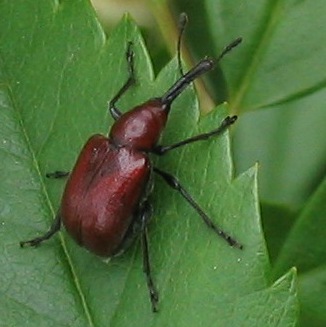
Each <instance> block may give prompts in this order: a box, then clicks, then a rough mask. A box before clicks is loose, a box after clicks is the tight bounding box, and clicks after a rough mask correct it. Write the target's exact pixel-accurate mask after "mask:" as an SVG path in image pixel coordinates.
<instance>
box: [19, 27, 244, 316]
mask: <svg viewBox="0 0 326 327" xmlns="http://www.w3.org/2000/svg"><path fill="white" fill-rule="evenodd" d="M180 35H181V33H180ZM240 41H241V39H240V38H239V39H237V40H235V41H234V42H232V43H231V44H230V45H229V46H227V47H226V48H225V49H224V51H223V52H222V53H221V55H220V56H219V58H218V59H217V60H220V59H221V58H222V57H223V56H224V55H225V54H226V53H227V52H229V51H230V50H231V49H232V48H233V47H235V46H236V45H237V44H239V43H240ZM178 48H179V47H178ZM178 54H179V51H178ZM126 57H127V62H128V68H129V78H128V80H127V82H126V83H125V84H124V85H123V87H122V88H121V89H120V91H119V92H118V93H117V95H116V96H115V97H114V98H113V99H112V101H111V102H110V106H109V110H110V113H111V115H112V117H113V118H114V119H115V120H116V121H115V123H114V124H113V126H112V128H111V130H110V133H109V136H108V137H107V136H103V135H93V136H91V137H90V139H89V140H88V141H87V143H86V144H85V146H84V148H83V149H82V151H81V153H80V155H79V158H78V160H77V162H76V164H75V167H74V168H73V170H72V172H71V173H70V175H69V179H68V181H67V184H66V187H65V190H64V193H63V196H62V200H61V206H60V209H59V211H58V213H57V215H56V219H55V221H54V222H53V224H52V226H51V228H50V230H49V231H48V232H47V233H46V234H44V235H43V236H40V237H37V238H35V239H32V240H29V241H24V242H21V243H20V245H21V246H22V247H23V246H26V245H30V246H37V245H39V244H40V243H42V242H43V241H45V240H47V239H49V238H50V237H51V236H53V235H54V234H55V233H56V232H57V231H58V230H59V229H60V226H61V223H63V225H64V226H65V228H66V230H67V231H68V233H69V234H70V235H71V236H72V237H73V238H74V240H75V241H76V242H77V243H78V244H80V245H81V246H84V247H85V248H87V249H88V250H90V251H91V252H93V253H95V254H97V255H99V256H103V257H111V256H116V255H118V254H120V253H122V252H123V251H124V250H125V249H126V248H127V247H128V246H129V245H130V244H131V242H132V241H133V240H134V238H135V237H136V236H137V235H140V236H141V240H142V249H143V265H144V272H145V274H146V278H147V285H148V289H149V293H150V299H151V303H152V309H153V311H154V312H155V311H157V303H158V293H157V291H156V288H155V286H154V283H153V279H152V275H151V269H150V261H149V254H148V240H147V225H148V222H149V220H150V217H151V212H152V209H151V205H150V204H149V202H148V200H147V198H148V195H149V193H150V191H151V189H152V174H153V172H154V173H156V174H158V175H160V176H161V177H162V178H163V179H164V180H165V181H166V182H167V183H168V184H169V185H170V186H171V187H172V188H173V189H175V190H177V191H179V192H180V194H181V195H182V196H183V197H184V198H185V199H186V201H187V202H188V203H189V204H190V205H191V206H192V207H193V208H194V209H195V210H196V211H197V212H198V214H199V215H200V217H201V218H202V219H203V221H204V222H205V223H206V224H207V226H208V227H210V228H211V229H213V230H214V231H215V232H216V233H217V234H218V235H219V236H221V237H222V238H223V239H224V240H226V241H227V242H228V243H229V244H230V245H231V246H235V247H238V248H240V249H242V245H241V244H240V243H238V242H237V241H236V240H235V239H234V238H232V237H231V236H229V235H228V234H227V233H225V232H224V231H223V230H222V229H221V228H219V227H217V226H216V225H215V224H214V223H213V222H212V220H211V219H210V218H209V217H208V216H207V215H206V214H205V212H204V211H203V210H202V209H201V208H200V207H199V206H198V204H197V203H196V202H195V201H194V200H193V198H192V197H191V196H190V194H189V193H188V192H187V191H186V190H185V189H184V188H183V186H182V185H181V184H180V183H179V181H178V180H177V179H176V178H175V177H174V176H172V175H170V174H169V173H166V172H164V171H162V170H160V169H158V168H156V167H153V165H152V162H151V160H150V157H149V153H153V154H157V155H163V154H165V153H167V152H168V151H170V150H172V149H175V148H178V147H181V146H183V145H186V144H189V143H192V142H196V141H200V140H206V139H208V138H209V137H211V136H215V135H218V134H221V133H222V132H223V131H224V130H225V129H226V128H227V127H228V126H229V125H231V124H233V123H234V122H235V120H236V116H233V117H226V118H225V119H224V121H223V122H222V124H221V125H220V126H219V127H218V128H217V129H215V130H213V131H211V132H209V133H205V134H200V135H197V136H194V137H191V138H188V139H186V140H183V141H181V142H178V143H175V144H172V145H168V146H161V145H157V143H158V141H159V138H160V136H161V134H162V131H163V130H164V127H165V124H166V121H167V118H168V114H169V111H170V107H171V104H172V102H173V101H174V99H175V98H176V97H177V96H179V95H180V93H181V92H182V91H183V90H184V89H185V88H186V87H187V86H188V85H189V84H190V83H191V82H192V81H193V80H195V79H196V78H197V77H199V76H200V75H202V74H204V73H206V72H208V71H210V70H211V69H213V67H214V61H213V60H212V59H207V58H206V59H203V60H201V61H200V62H199V63H198V64H197V65H196V66H195V67H193V68H192V69H191V70H189V71H188V72H187V73H186V74H183V73H182V76H181V77H180V79H179V80H177V81H176V82H175V83H174V85H172V87H171V88H170V89H169V90H167V92H166V93H165V94H164V95H163V96H161V97H157V98H153V99H151V100H148V101H146V102H145V103H143V104H141V105H139V106H136V107H135V108H133V109H132V110H130V111H129V112H127V113H124V114H122V113H121V112H120V111H119V110H118V109H117V107H116V102H117V101H118V100H119V99H120V98H121V96H122V95H123V94H124V93H125V92H126V91H127V90H128V88H129V87H130V86H131V85H132V84H133V83H134V81H135V78H134V60H133V58H134V53H133V51H132V43H131V42H130V43H129V44H128V48H127V51H126ZM180 67H181V66H180ZM180 71H181V72H182V69H181V68H180ZM68 174H69V173H65V172H61V171H57V172H54V173H52V174H47V176H48V177H55V178H57V177H63V176H66V175H68Z"/></svg>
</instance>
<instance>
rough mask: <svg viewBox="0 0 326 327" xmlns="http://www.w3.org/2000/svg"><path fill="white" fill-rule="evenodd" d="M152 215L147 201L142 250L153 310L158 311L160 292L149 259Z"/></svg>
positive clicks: (143, 215)
mask: <svg viewBox="0 0 326 327" xmlns="http://www.w3.org/2000/svg"><path fill="white" fill-rule="evenodd" d="M151 215H152V207H151V205H150V204H149V203H148V202H145V205H144V209H143V212H142V213H141V221H142V228H141V241H142V251H143V271H144V273H145V275H146V282H147V288H148V291H149V296H150V299H151V304H152V310H153V312H157V311H158V310H157V304H158V299H159V297H158V292H157V290H156V287H155V284H154V282H153V278H152V271H151V265H150V259H149V251H148V237H147V224H148V221H149V219H150V217H151Z"/></svg>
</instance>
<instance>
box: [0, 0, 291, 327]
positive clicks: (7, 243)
mask: <svg viewBox="0 0 326 327" xmlns="http://www.w3.org/2000/svg"><path fill="white" fill-rule="evenodd" d="M0 17H1V18H2V19H0V31H1V32H0V33H1V34H0V44H1V48H0V51H1V54H0V60H1V62H0V65H1V66H0V74H1V75H0V76H1V82H0V87H1V93H0V105H1V110H0V115H1V117H0V124H1V125H0V126H1V128H0V133H1V134H0V135H1V139H0V156H1V162H2V163H3V164H2V165H1V176H2V183H1V185H0V199H1V200H0V201H1V202H0V242H1V243H0V246H1V247H0V248H1V254H2V255H1V256H0V258H1V259H0V292H1V300H0V303H1V306H0V308H1V309H0V316H1V323H2V324H3V325H4V326H27V325H29V326H76V327H77V326H130V325H133V326H144V325H145V326H152V325H157V326H166V325H172V326H196V327H197V326H211V325H220V326H232V325H233V326H293V325H294V324H295V320H296V316H297V300H296V288H295V274H294V272H293V271H291V272H289V273H288V274H286V275H285V276H283V277H281V278H280V280H279V281H277V282H276V283H274V284H271V281H270V266H269V262H268V255H267V252H266V247H265V243H264V239H263V235H262V230H261V225H260V218H259V210H258V198H257V181H256V167H254V168H252V169H250V170H249V171H247V172H245V173H243V174H242V175H240V176H239V177H237V178H236V179H235V180H233V168H232V162H231V156H230V147H229V139H228V135H227V133H225V134H224V135H223V136H221V137H220V138H217V139H214V140H210V141H207V142H201V143H200V144H199V143H198V144H194V145H191V146H188V147H185V148H184V149H180V151H175V153H171V154H168V155H166V156H165V157H162V158H159V160H155V163H156V164H157V165H158V166H159V167H161V168H163V167H164V169H165V170H167V171H169V172H172V173H175V174H176V175H177V176H178V178H179V179H180V181H181V182H182V183H183V184H184V186H185V187H186V188H187V190H189V192H190V193H191V194H193V196H194V198H195V199H196V201H198V203H199V204H200V205H201V206H202V207H203V208H204V209H205V211H206V212H207V213H208V214H209V215H210V216H211V217H212V218H213V220H214V221H216V222H217V223H218V224H219V225H220V226H223V228H224V229H225V230H226V231H228V232H230V233H231V234H232V235H233V236H234V237H236V238H237V239H239V240H240V241H241V242H242V243H243V244H244V250H243V251H240V250H238V249H233V248H230V247H229V246H227V244H226V243H225V242H224V241H223V240H221V239H220V238H218V237H216V235H214V234H213V233H212V232H211V231H210V230H207V228H206V227H205V225H204V224H203V223H202V222H201V221H200V219H199V217H198V215H197V214H196V212H194V211H193V210H192V208H190V207H189V205H187V203H185V202H184V201H183V199H182V198H181V197H180V195H178V194H177V193H175V192H173V191H171V190H170V189H169V188H168V187H167V186H166V185H164V184H163V183H162V181H160V180H157V183H156V184H155V189H154V193H153V195H152V201H153V204H154V207H155V211H154V217H153V221H152V224H151V226H150V254H151V259H152V260H151V262H152V269H153V275H154V278H155V282H156V284H157V287H158V289H159V292H160V307H159V308H160V312H159V313H158V314H153V313H152V312H151V310H150V303H149V299H148V294H147V289H146V284H145V280H144V279H145V278H144V276H143V273H142V269H141V251H140V249H139V247H138V246H136V247H134V248H132V249H131V250H130V251H128V252H127V253H125V255H123V256H121V257H119V258H114V259H112V260H110V261H109V262H106V261H102V260H100V259H99V258H97V257H95V256H94V255H92V254H91V253H88V252H87V251H85V249H82V248H80V247H78V246H77V245H76V244H75V243H73V242H72V240H71V239H70V237H69V236H68V235H67V234H66V232H64V231H63V232H62V233H60V236H59V237H58V236H57V237H54V238H53V239H51V240H50V241H48V242H47V243H45V244H43V245H42V246H40V247H39V248H38V249H31V248H27V249H20V248H19V246H18V243H19V241H21V240H24V239H29V238H31V237H33V236H37V235H40V234H41V233H42V232H44V231H45V230H46V229H47V228H48V227H49V225H50V224H51V221H52V217H53V216H54V213H55V211H56V210H57V208H58V206H59V203H60V194H61V192H62V189H63V187H64V185H63V184H64V183H63V182H62V181H59V180H56V181H53V180H46V179H45V178H44V176H45V173H46V172H49V171H54V170H69V169H70V168H71V166H72V165H73V163H74V161H75V158H76V156H77V155H78V151H79V149H80V147H81V146H82V145H83V143H84V142H85V140H86V139H87V138H88V137H89V136H90V135H91V134H92V133H99V132H101V133H107V130H108V126H109V125H110V124H111V123H112V119H110V118H108V115H107V109H106V108H107V101H108V100H109V99H110V98H112V96H114V94H115V93H116V92H117V90H118V89H119V88H120V87H121V85H122V84H123V83H124V81H125V80H126V78H127V67H126V62H125V51H126V45H127V42H128V41H133V43H134V50H135V58H136V59H135V60H136V74H137V75H136V76H137V82H138V84H137V87H135V88H132V89H131V90H130V92H129V93H128V94H127V95H126V97H125V98H124V99H123V100H122V101H120V102H119V106H120V107H121V108H124V110H128V109H129V108H131V107H132V106H133V105H136V104H139V103H141V102H142V101H144V100H146V99H148V98H149V97H153V96H160V95H161V94H162V92H163V91H165V90H166V89H167V87H169V86H170V85H171V84H172V83H173V82H174V81H175V80H176V79H177V78H178V77H179V76H178V70H177V67H176V61H173V62H171V63H170V64H169V65H168V66H167V67H166V68H165V69H164V70H163V71H162V72H161V73H160V75H159V76H158V78H157V80H156V81H155V82H154V81H153V73H152V67H151V63H150V60H149V58H148V54H147V51H146V49H145V47H144V43H143V40H142V38H141V36H140V34H139V31H138V29H137V27H136V26H135V24H134V23H133V22H132V21H131V20H130V19H129V18H128V17H125V19H124V20H123V21H122V22H121V24H119V26H118V27H117V28H116V29H115V30H114V31H113V32H112V35H111V36H110V38H109V39H108V40H107V39H106V37H105V35H104V34H103V32H102V29H101V27H100V26H99V24H98V22H97V20H96V18H95V16H94V13H93V11H92V9H91V8H90V6H89V3H88V2H87V1H84V0H79V1H61V2H60V3H58V2H54V1H53V2H51V1H40V0H39V1H36V0H33V1H32V0H30V1H15V2H9V1H4V2H2V3H1V5H0ZM226 115H227V110H226V108H225V105H223V106H221V107H220V108H219V109H218V110H215V111H213V112H212V113H211V114H209V115H208V116H206V117H205V118H202V119H199V111H198V105H197V102H196V98H195V96H194V92H193V90H192V89H191V88H190V89H189V90H187V91H185V92H184V94H183V95H182V96H180V98H179V99H178V100H177V101H176V102H175V104H174V106H173V109H172V110H171V115H170V120H169V124H168V126H167V129H166V131H165V134H164V136H163V140H162V142H163V143H164V144H168V143H171V142H173V141H177V140H181V139H184V138H185V137H188V136H191V135H196V134H198V133H200V132H203V131H208V130H212V129H213V128H216V126H218V124H219V123H220V122H221V121H222V119H223V118H224V117H225V116H226ZM247 318H248V319H247Z"/></svg>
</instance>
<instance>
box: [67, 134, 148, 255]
mask: <svg viewBox="0 0 326 327" xmlns="http://www.w3.org/2000/svg"><path fill="white" fill-rule="evenodd" d="M150 171H151V167H150V161H149V158H148V157H147V155H146V154H143V153H142V152H139V151H134V150H132V149H130V148H126V147H123V148H118V147H116V146H115V145H113V144H112V143H111V141H110V140H109V139H108V138H107V137H104V136H102V135H94V136H92V137H91V138H90V139H89V140H88V142H87V143H86V145H85V146H84V148H83V150H82V151H81V153H80V156H79V158H78V160H77V162H76V165H75V167H74V169H73V171H72V173H71V175H70V177H69V180H68V182H67V185H66V188H65V191H64V194H63V197H62V203H61V215H62V219H63V223H64V225H65V227H66V229H67V231H68V232H69V234H71V235H72V237H73V238H74V239H75V240H76V241H77V242H78V243H79V244H80V245H83V246H84V247H86V248H87V249H89V250H90V251H91V252H94V253H96V254H97V255H100V256H112V255H114V254H115V253H116V251H118V248H119V246H120V244H121V242H122V239H123V238H124V236H125V233H126V232H127V230H128V227H129V226H130V224H131V220H132V218H133V214H134V212H135V211H136V210H137V208H138V206H139V203H140V201H141V199H142V197H143V196H144V192H145V190H146V185H147V182H148V180H149V176H150Z"/></svg>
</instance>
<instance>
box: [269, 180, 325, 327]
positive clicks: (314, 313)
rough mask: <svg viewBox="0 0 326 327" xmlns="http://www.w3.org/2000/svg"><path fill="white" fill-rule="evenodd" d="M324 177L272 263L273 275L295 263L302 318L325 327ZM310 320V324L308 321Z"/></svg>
mask: <svg viewBox="0 0 326 327" xmlns="http://www.w3.org/2000/svg"><path fill="white" fill-rule="evenodd" d="M325 198H326V179H324V181H323V183H322V184H321V185H320V187H319V188H318V189H317V190H316V192H315V193H314V195H313V196H312V197H311V199H310V200H309V202H308V203H307V204H306V206H305V208H304V209H303V211H302V213H301V214H300V216H299V217H298V218H297V221H296V223H295V225H294V226H293V228H292V229H291V232H290V234H289V237H288V238H287V240H286V242H285V244H284V246H283V248H282V250H281V253H280V255H279V257H278V259H277V261H276V263H275V267H274V270H273V274H274V276H279V275H280V274H282V273H283V272H284V271H286V270H287V269H288V268H289V267H291V266H293V265H296V267H297V269H298V272H299V279H298V281H299V294H300V302H301V305H302V321H303V322H305V323H306V325H309V326H324V325H325V324H326V315H325V310H324V308H325V305H326V301H325V296H324V294H325V291H326V288H325V267H326V260H325V258H326V239H325V219H326V204H325ZM308 322H309V324H308Z"/></svg>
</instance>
